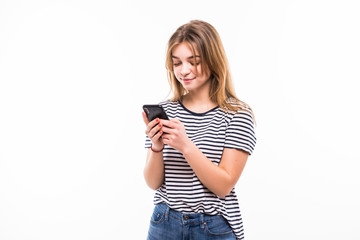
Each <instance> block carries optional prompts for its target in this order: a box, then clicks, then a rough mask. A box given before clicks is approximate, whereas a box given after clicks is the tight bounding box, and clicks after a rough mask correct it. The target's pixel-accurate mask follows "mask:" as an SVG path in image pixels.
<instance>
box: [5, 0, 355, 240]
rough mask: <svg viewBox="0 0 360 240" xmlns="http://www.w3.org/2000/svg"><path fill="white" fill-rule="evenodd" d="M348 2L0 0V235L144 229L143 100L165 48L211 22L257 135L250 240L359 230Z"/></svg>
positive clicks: (74, 235)
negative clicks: (176, 35) (195, 25)
mask: <svg viewBox="0 0 360 240" xmlns="http://www.w3.org/2000/svg"><path fill="white" fill-rule="evenodd" d="M359 12H360V8H359V3H358V1H356V0H353V1H350V0H342V1H340V0H337V1H336V0H330V1H329V0H327V1H325V0H293V1H291V0H288V1H285V0H282V1H281V0H274V1H266V0H254V1H221V2H220V1H209V0H207V1H165V0H163V1H145V0H144V1H115V0H114V1H96V0H93V1H85V0H83V1H81V0H71V1H70V0H65V1H64V0H62V1H60V0H59V1H45V0H44V1H4V0H1V1H0V240H20V239H21V240H22V239H24V240H32V239H36V240H48V239H51V240H57V239H59V240H60V239H61V240H63V239H70V240H72V239H74V240H83V239H86V240H87V239H107V240H112V239H114V240H115V239H136V240H137V239H145V237H146V232H147V229H148V223H149V219H150V215H151V212H152V209H153V206H152V197H153V191H152V190H150V189H149V188H148V187H147V186H146V184H145V182H144V180H143V176H142V170H143V166H144V161H145V150H144V138H145V134H144V131H145V127H144V124H143V122H142V118H141V111H142V109H141V106H142V105H143V104H145V103H157V102H160V101H162V100H164V99H166V98H167V94H168V91H169V87H168V83H167V79H166V72H165V67H164V61H165V51H166V43H167V40H168V39H169V37H170V35H171V34H172V33H173V32H174V31H175V30H176V28H177V27H179V26H180V25H182V24H184V23H187V22H188V21H189V20H191V19H201V20H205V21H208V22H209V23H211V24H212V25H213V26H214V27H215V28H216V29H217V30H218V32H219V33H220V35H221V37H222V40H223V43H224V46H225V50H226V52H227V56H228V58H229V62H230V67H231V71H232V74H233V78H234V84H235V86H236V91H237V94H238V97H239V98H240V99H242V100H244V101H245V102H247V103H248V104H250V105H251V107H252V108H253V110H254V112H255V116H256V120H257V128H256V133H257V138H258V143H257V145H256V148H255V152H254V154H253V155H252V156H251V157H250V158H249V161H248V164H247V166H246V168H245V171H244V173H243V175H242V176H241V178H240V180H239V182H238V184H237V186H236V188H237V192H238V195H239V199H240V206H241V210H242V215H243V219H244V226H245V234H246V237H247V239H249V240H251V239H256V240H258V239H276V240H279V239H284V240H289V239H292V240H296V239H328V240H329V239H360V231H359V229H358V227H359V226H360V206H359V204H360V193H359V189H360V177H359V173H358V172H359V170H360V164H359V162H360V153H359V145H360V144H359V143H360V141H359V134H360V128H359V122H360V114H359V103H360V98H359V86H358V85H357V82H359V80H360V72H359V66H360V44H359V43H360V31H359V30H360V24H359V23H360V14H359Z"/></svg>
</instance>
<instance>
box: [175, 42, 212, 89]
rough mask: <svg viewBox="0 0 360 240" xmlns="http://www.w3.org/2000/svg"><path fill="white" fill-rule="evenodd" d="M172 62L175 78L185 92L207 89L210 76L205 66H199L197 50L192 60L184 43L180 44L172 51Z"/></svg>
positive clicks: (189, 50)
mask: <svg viewBox="0 0 360 240" xmlns="http://www.w3.org/2000/svg"><path fill="white" fill-rule="evenodd" d="M172 60H173V63H174V66H173V67H174V74H175V77H176V79H177V80H178V81H179V82H180V83H181V84H182V85H183V87H184V88H185V89H186V90H188V91H194V90H201V89H203V88H204V89H205V87H209V84H210V81H208V80H209V77H210V74H209V71H208V70H207V68H206V66H202V65H201V63H200V56H199V53H198V51H197V49H195V59H194V56H193V53H192V51H191V48H190V47H189V46H188V45H187V44H186V43H180V44H179V45H177V46H176V47H175V48H174V49H173V51H172ZM195 63H196V64H195ZM207 90H208V89H207Z"/></svg>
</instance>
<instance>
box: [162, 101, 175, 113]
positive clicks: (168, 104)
mask: <svg viewBox="0 0 360 240" xmlns="http://www.w3.org/2000/svg"><path fill="white" fill-rule="evenodd" d="M159 105H161V106H162V107H163V108H164V110H165V111H166V112H169V111H172V112H173V111H176V110H177V109H178V107H179V102H178V101H171V100H165V101H162V102H160V103H159Z"/></svg>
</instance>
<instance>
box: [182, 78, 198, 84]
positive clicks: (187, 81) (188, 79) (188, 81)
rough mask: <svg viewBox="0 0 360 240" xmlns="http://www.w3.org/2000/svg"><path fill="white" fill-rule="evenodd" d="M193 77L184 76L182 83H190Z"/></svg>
mask: <svg viewBox="0 0 360 240" xmlns="http://www.w3.org/2000/svg"><path fill="white" fill-rule="evenodd" d="M194 79H195V78H191V79H190V78H184V79H183V81H184V83H190V82H191V81H192V80H194Z"/></svg>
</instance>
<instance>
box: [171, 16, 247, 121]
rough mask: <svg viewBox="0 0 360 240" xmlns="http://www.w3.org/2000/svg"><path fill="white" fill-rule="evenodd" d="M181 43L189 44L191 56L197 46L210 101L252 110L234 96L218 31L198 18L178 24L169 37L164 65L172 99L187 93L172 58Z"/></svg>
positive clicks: (224, 107)
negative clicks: (204, 72)
mask: <svg viewBox="0 0 360 240" xmlns="http://www.w3.org/2000/svg"><path fill="white" fill-rule="evenodd" d="M181 43H186V44H187V45H188V46H189V47H190V49H191V50H192V52H193V55H194V59H195V49H196V50H197V51H198V53H199V55H200V64H201V67H202V69H203V70H208V71H209V72H210V79H209V80H210V81H211V84H210V93H209V95H210V99H211V100H212V101H213V102H215V103H217V104H218V106H219V107H221V108H222V109H224V110H226V111H237V110H238V109H239V107H241V109H245V110H247V111H249V112H251V114H253V113H252V110H251V108H250V107H249V106H248V105H247V104H246V103H244V102H242V101H240V100H239V99H238V98H237V97H236V94H235V91H234V87H233V84H232V80H231V74H230V69H229V64H228V60H227V57H226V54H225V50H224V47H223V44H222V42H221V39H220V36H219V34H218V32H217V31H216V29H215V28H214V27H213V26H212V25H211V24H209V23H207V22H204V21H201V20H192V21H190V22H189V23H187V24H184V25H182V26H180V27H179V28H178V29H177V30H176V31H175V32H174V33H173V35H172V36H171V37H170V39H169V42H168V47H167V53H166V63H165V66H166V70H167V76H168V81H169V84H170V88H171V91H172V93H173V97H172V100H173V101H179V100H181V98H182V96H184V95H185V94H186V93H187V90H186V89H185V88H184V87H183V86H182V84H181V83H180V82H179V81H178V80H177V79H176V77H175V73H174V63H173V58H172V51H173V49H174V48H175V47H176V46H178V45H179V44H181ZM195 64H196V63H195Z"/></svg>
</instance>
